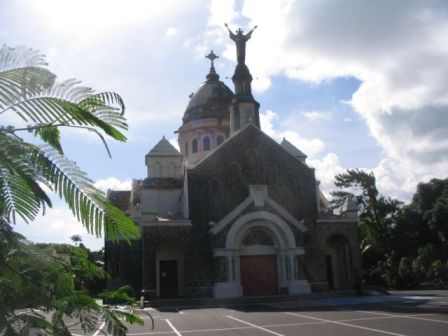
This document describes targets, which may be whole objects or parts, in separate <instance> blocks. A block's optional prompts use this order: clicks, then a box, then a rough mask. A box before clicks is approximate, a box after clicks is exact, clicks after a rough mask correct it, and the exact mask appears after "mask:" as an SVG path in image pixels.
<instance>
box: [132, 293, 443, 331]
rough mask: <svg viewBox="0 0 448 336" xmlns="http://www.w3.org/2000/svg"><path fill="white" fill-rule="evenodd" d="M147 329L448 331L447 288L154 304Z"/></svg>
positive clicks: (144, 327) (133, 327)
mask: <svg viewBox="0 0 448 336" xmlns="http://www.w3.org/2000/svg"><path fill="white" fill-rule="evenodd" d="M152 315H153V317H154V320H155V325H154V329H151V323H150V320H147V321H148V323H146V324H145V326H129V333H128V335H130V336H143V335H175V336H179V335H189V336H196V335H197V336H199V335H216V336H221V335H222V336H224V335H228V336H230V335H246V336H251V335H266V336H268V335H277V336H280V335H284V336H288V335H304V336H307V335H313V336H316V335H322V336H324V335H329V336H330V335H331V336H337V335H397V336H402V335H406V336H407V335H428V336H429V335H431V336H433V335H448V292H447V291H437V292H420V293H408V294H405V295H403V294H400V295H392V296H376V297H363V298H342V299H341V298H337V299H336V298H335V299H321V300H306V301H304V300H301V301H286V302H285V301H283V302H270V303H258V304H250V305H245V304H239V305H234V306H222V307H210V308H203V307H189V308H188V307H183V308H182V307H170V308H165V309H161V310H153V311H152Z"/></svg>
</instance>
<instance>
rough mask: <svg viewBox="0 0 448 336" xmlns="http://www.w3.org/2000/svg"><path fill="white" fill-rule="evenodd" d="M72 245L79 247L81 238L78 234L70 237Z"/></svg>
mask: <svg viewBox="0 0 448 336" xmlns="http://www.w3.org/2000/svg"><path fill="white" fill-rule="evenodd" d="M70 239H71V240H72V242H73V243H75V245H76V246H78V245H79V243H80V242H82V238H81V236H80V235H79V234H74V235H72V236H71V237H70Z"/></svg>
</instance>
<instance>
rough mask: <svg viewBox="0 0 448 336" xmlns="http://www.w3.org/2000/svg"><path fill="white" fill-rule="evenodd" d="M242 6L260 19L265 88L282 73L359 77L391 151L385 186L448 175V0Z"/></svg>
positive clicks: (404, 186) (252, 48) (371, 121)
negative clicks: (273, 78)
mask: <svg viewBox="0 0 448 336" xmlns="http://www.w3.org/2000/svg"><path fill="white" fill-rule="evenodd" d="M211 15H213V13H212V14H211ZM241 15H243V16H245V17H246V18H247V19H248V20H249V23H248V24H247V25H245V27H251V26H253V25H254V24H258V25H259V27H260V28H259V29H257V30H256V32H255V33H254V34H253V36H252V39H251V40H250V41H249V42H248V46H247V63H248V64H250V68H251V72H252V73H253V74H254V77H255V76H256V77H258V78H261V79H262V80H261V83H263V84H262V85H257V82H258V81H254V87H255V89H258V90H266V89H268V88H269V87H270V84H271V82H270V80H271V78H272V77H273V76H278V75H286V76H288V77H290V78H294V79H297V80H301V81H307V82H309V83H311V84H312V85H319V84H320V83H322V82H323V81H331V80H333V79H335V78H339V77H355V78H357V79H358V80H360V81H361V85H360V87H359V88H358V89H357V91H356V92H355V93H354V94H353V96H352V99H351V100H350V102H351V105H352V106H353V108H354V109H355V111H356V112H358V113H359V115H360V116H361V117H362V120H365V122H366V124H367V126H368V128H369V131H370V133H371V134H372V135H373V137H374V138H375V139H376V141H377V142H378V143H379V144H380V145H381V146H382V148H383V149H384V154H385V155H386V157H385V161H383V162H382V163H380V164H379V167H378V169H377V170H376V171H377V172H378V173H379V174H382V175H381V178H379V180H380V184H381V185H382V186H381V188H383V189H384V190H387V191H388V192H391V193H393V194H401V193H403V192H408V191H409V190H411V189H412V190H414V188H415V183H417V181H421V180H425V179H427V178H429V177H430V176H438V177H446V174H447V172H448V140H447V137H446V134H448V80H447V78H448V62H447V59H448V47H447V44H446V43H445V42H443V41H446V40H447V39H448V21H447V20H446V17H447V15H448V2H446V1H432V2H425V1H406V0H402V1H393V2H390V1H374V2H372V1H359V0H352V1H350V0H349V1H345V2H342V3H341V2H329V1H315V0H303V1H290V0H284V1H281V0H279V1H265V2H260V1H258V0H246V1H244V2H243V7H242V10H241ZM225 46H226V48H228V49H229V48H230V49H232V52H229V53H225V54H224V56H225V57H228V55H231V54H232V55H233V53H234V46H233V45H231V43H230V42H226V43H225ZM316 116H317V114H316V115H314V117H316ZM310 117H311V118H313V115H310ZM347 121H348V120H347ZM271 133H272V130H271ZM274 137H275V135H274ZM353 141H357V139H353ZM305 151H306V149H305ZM386 162H387V169H386V168H385V165H386ZM380 167H382V168H381V169H380ZM393 191H394V192H393Z"/></svg>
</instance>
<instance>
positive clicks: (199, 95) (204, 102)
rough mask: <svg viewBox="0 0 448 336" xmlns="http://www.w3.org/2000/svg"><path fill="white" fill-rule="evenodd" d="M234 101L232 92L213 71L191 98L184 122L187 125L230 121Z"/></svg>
mask: <svg viewBox="0 0 448 336" xmlns="http://www.w3.org/2000/svg"><path fill="white" fill-rule="evenodd" d="M232 99H233V92H232V90H230V89H229V87H228V86H227V85H225V84H224V83H223V82H221V81H220V80H219V75H218V74H217V73H216V72H214V69H213V71H212V69H211V70H210V73H209V74H208V75H207V80H206V81H205V82H203V83H202V84H201V85H200V86H199V88H198V89H197V90H196V92H195V93H194V94H193V95H192V96H191V97H190V102H189V103H188V106H187V108H186V109H185V113H184V116H183V118H182V121H183V123H184V124H185V123H187V122H190V121H196V120H202V119H212V118H218V119H229V118H230V112H229V106H230V103H231V102H232Z"/></svg>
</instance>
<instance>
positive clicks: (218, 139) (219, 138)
mask: <svg viewBox="0 0 448 336" xmlns="http://www.w3.org/2000/svg"><path fill="white" fill-rule="evenodd" d="M223 142H224V135H218V137H217V138H216V144H217V145H218V146H219V145H220V144H222V143H223Z"/></svg>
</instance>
